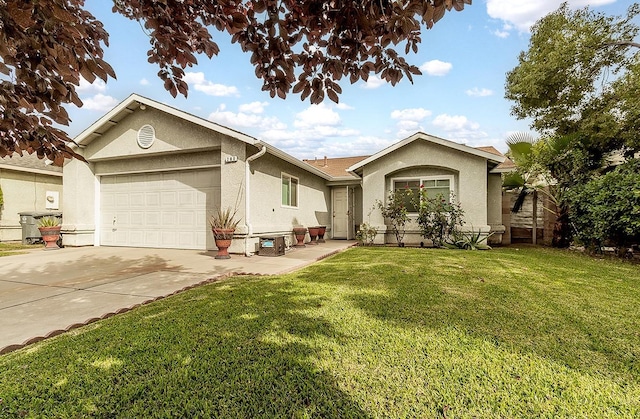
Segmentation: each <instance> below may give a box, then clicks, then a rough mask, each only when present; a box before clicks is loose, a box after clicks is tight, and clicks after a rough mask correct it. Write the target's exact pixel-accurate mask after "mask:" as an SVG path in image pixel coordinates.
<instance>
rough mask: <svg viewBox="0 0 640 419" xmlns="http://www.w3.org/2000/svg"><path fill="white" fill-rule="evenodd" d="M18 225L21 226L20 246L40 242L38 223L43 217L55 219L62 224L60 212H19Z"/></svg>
mask: <svg viewBox="0 0 640 419" xmlns="http://www.w3.org/2000/svg"><path fill="white" fill-rule="evenodd" d="M19 215H20V225H21V226H22V244H34V243H38V242H41V241H42V235H41V234H40V230H38V222H39V220H40V219H41V218H43V217H56V218H58V220H59V221H60V223H62V213H61V212H20V213H19Z"/></svg>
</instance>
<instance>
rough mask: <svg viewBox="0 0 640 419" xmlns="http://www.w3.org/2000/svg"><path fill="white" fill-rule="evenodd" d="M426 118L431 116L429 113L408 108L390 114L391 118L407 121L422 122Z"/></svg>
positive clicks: (422, 109)
mask: <svg viewBox="0 0 640 419" xmlns="http://www.w3.org/2000/svg"><path fill="white" fill-rule="evenodd" d="M428 116H431V111H430V110H427V109H424V108H408V109H400V110H395V111H393V112H391V118H393V119H400V120H408V121H422V120H423V119H425V118H426V117H428Z"/></svg>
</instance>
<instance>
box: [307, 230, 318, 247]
mask: <svg viewBox="0 0 640 419" xmlns="http://www.w3.org/2000/svg"><path fill="white" fill-rule="evenodd" d="M319 231H320V227H309V239H310V241H309V244H318V242H317V239H318V232H319Z"/></svg>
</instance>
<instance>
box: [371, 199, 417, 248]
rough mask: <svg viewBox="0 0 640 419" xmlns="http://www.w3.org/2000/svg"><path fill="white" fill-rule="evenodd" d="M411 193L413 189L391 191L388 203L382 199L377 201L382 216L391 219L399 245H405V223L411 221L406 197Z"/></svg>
mask: <svg viewBox="0 0 640 419" xmlns="http://www.w3.org/2000/svg"><path fill="white" fill-rule="evenodd" d="M408 194H409V195H410V194H411V191H410V190H408V191H404V190H397V191H390V192H389V196H388V197H387V202H386V204H385V203H383V202H381V201H379V200H378V201H376V206H377V207H378V209H379V210H380V212H381V213H382V216H383V217H384V218H385V219H387V220H389V222H390V223H391V228H392V229H393V233H394V234H395V236H396V242H397V243H398V246H403V245H404V243H403V242H402V241H403V240H404V234H405V225H406V224H407V221H409V215H408V213H407V207H406V206H405V197H407V195H408Z"/></svg>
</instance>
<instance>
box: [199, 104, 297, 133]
mask: <svg viewBox="0 0 640 419" xmlns="http://www.w3.org/2000/svg"><path fill="white" fill-rule="evenodd" d="M256 104H258V105H256ZM259 105H260V102H252V103H248V104H245V105H240V107H239V109H240V112H238V113H235V112H230V111H225V109H226V105H225V104H222V105H220V107H218V109H216V110H215V111H214V112H212V113H210V114H209V117H208V119H209V120H210V121H213V122H216V123H218V124H220V125H224V126H227V127H230V128H260V129H264V130H284V129H286V128H287V125H286V124H284V123H283V122H281V121H280V120H279V119H278V118H276V117H267V116H262V115H260V113H262V111H263V110H264V109H263V107H264V105H265V104H264V103H263V104H262V108H261V107H260V106H259ZM243 110H244V112H243Z"/></svg>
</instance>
